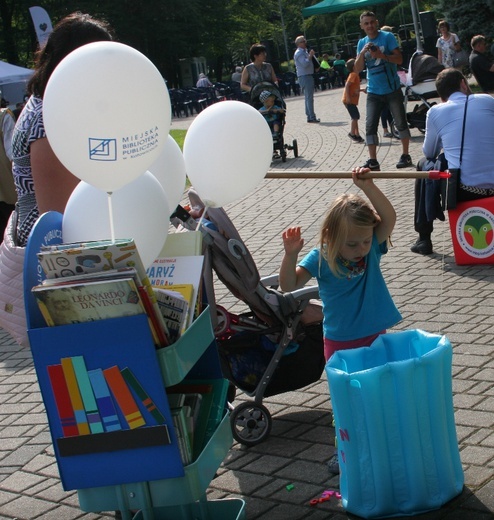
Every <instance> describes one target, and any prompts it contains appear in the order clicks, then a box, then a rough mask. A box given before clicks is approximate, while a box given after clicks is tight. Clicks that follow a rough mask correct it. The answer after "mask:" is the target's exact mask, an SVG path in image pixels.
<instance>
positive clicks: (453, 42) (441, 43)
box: [436, 20, 461, 68]
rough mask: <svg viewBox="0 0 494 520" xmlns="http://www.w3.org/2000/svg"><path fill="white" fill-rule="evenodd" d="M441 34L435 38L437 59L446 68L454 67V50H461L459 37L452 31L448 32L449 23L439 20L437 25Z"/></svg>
mask: <svg viewBox="0 0 494 520" xmlns="http://www.w3.org/2000/svg"><path fill="white" fill-rule="evenodd" d="M437 30H438V31H439V33H440V34H441V36H440V37H439V38H438V39H437V43H436V47H437V59H438V61H439V63H442V64H443V65H444V66H445V67H446V68H449V67H454V66H455V64H454V57H455V52H457V51H460V50H461V45H460V39H459V38H458V36H457V35H456V34H454V33H452V32H449V23H448V22H447V21H446V20H441V21H440V22H439V24H438V26H437Z"/></svg>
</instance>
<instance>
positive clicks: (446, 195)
mask: <svg viewBox="0 0 494 520" xmlns="http://www.w3.org/2000/svg"><path fill="white" fill-rule="evenodd" d="M467 107H468V95H467V99H466V101H465V111H464V112H463V128H462V130H461V147H460V165H459V168H448V172H449V173H450V175H451V177H450V178H449V179H442V180H441V206H442V209H443V211H446V210H448V209H455V208H456V204H457V201H458V190H459V189H460V173H461V161H462V159H463V142H464V140H465V121H466V117H467Z"/></svg>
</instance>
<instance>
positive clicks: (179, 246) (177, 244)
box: [158, 231, 203, 258]
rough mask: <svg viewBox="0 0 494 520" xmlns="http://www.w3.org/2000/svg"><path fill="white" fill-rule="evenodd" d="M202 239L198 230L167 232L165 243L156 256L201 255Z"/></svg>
mask: <svg viewBox="0 0 494 520" xmlns="http://www.w3.org/2000/svg"><path fill="white" fill-rule="evenodd" d="M202 240H203V237H202V233H201V232H200V231H184V232H180V233H168V236H167V237H166V242H165V245H164V246H163V249H162V250H161V252H160V254H159V255H158V258H171V257H175V256H195V255H201V254H202Z"/></svg>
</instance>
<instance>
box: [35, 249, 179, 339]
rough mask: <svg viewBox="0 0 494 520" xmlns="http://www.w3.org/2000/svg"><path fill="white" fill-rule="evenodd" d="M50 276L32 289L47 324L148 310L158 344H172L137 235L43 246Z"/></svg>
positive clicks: (42, 254)
mask: <svg viewBox="0 0 494 520" xmlns="http://www.w3.org/2000/svg"><path fill="white" fill-rule="evenodd" d="M38 258H39V261H40V265H41V267H42V269H43V271H44V272H45V274H46V280H44V281H43V283H42V284H41V285H38V286H35V287H33V289H32V292H33V295H34V297H35V298H36V300H37V302H38V305H39V308H40V310H41V313H42V314H43V317H44V318H45V321H46V323H47V325H49V326H58V325H67V324H71V323H82V322H87V321H95V320H103V319H107V318H115V317H122V316H133V315H136V314H146V315H147V317H148V322H149V327H150V329H151V333H152V336H153V340H154V343H155V345H156V346H157V347H165V346H167V345H169V344H170V339H169V335H170V333H169V330H168V327H167V324H166V322H165V319H164V318H163V314H162V312H161V311H160V307H159V306H158V299H157V296H156V293H155V291H154V290H153V287H152V285H151V282H150V280H149V278H148V276H147V274H146V270H145V268H144V265H143V263H142V260H141V258H140V256H139V252H138V250H137V248H136V245H135V242H134V241H133V240H132V239H117V240H115V241H111V240H102V241H92V242H80V243H71V244H58V245H54V246H48V247H43V248H42V249H41V251H40V252H39V253H38Z"/></svg>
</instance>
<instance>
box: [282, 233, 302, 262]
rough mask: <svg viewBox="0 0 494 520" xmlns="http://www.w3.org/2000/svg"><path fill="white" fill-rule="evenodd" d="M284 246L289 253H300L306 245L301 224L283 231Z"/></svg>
mask: <svg viewBox="0 0 494 520" xmlns="http://www.w3.org/2000/svg"><path fill="white" fill-rule="evenodd" d="M283 247H284V248H285V253H286V254H287V255H298V254H299V253H300V251H302V248H303V247H304V239H303V238H302V232H301V228H300V226H297V227H290V228H288V229H287V230H286V231H284V232H283Z"/></svg>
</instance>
